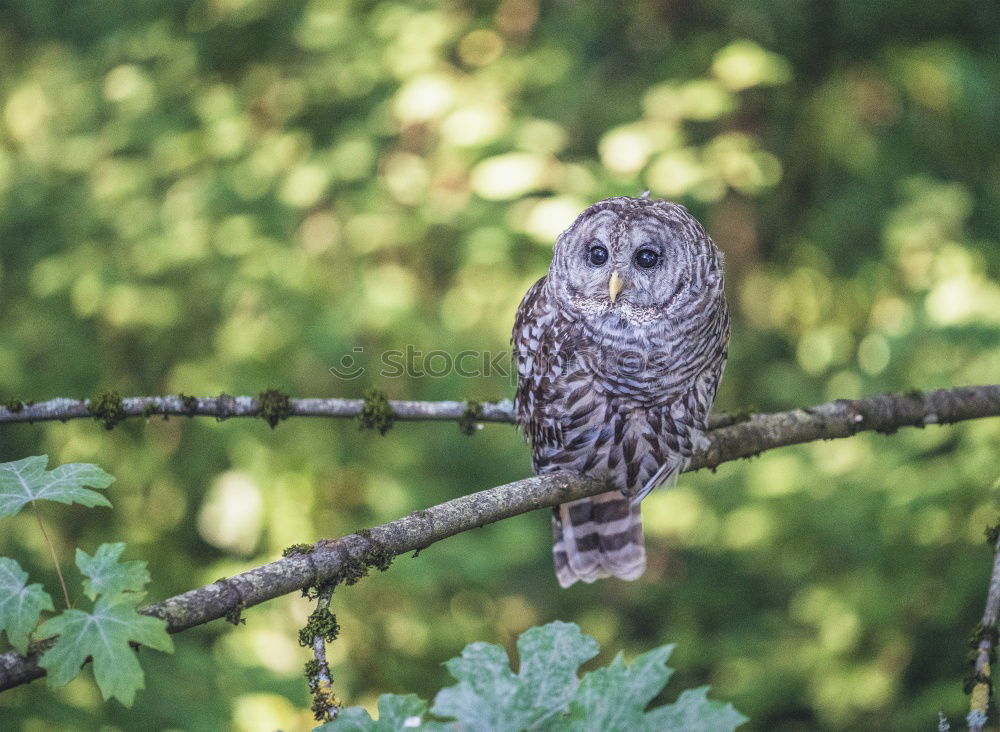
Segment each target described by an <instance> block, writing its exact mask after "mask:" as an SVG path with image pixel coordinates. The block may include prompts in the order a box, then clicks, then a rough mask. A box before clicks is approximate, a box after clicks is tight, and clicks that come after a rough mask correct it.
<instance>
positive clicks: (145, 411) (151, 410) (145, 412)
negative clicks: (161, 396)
mask: <svg viewBox="0 0 1000 732" xmlns="http://www.w3.org/2000/svg"><path fill="white" fill-rule="evenodd" d="M159 413H160V408H159V407H158V406H156V402H148V403H147V404H146V406H145V407H143V408H142V416H143V417H145V418H146V419H149V418H150V417H152V416H153V415H154V414H159Z"/></svg>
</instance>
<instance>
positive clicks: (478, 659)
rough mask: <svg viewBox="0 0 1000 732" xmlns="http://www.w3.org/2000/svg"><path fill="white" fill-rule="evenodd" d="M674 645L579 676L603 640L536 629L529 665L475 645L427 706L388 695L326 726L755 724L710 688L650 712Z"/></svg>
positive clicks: (526, 649)
mask: <svg viewBox="0 0 1000 732" xmlns="http://www.w3.org/2000/svg"><path fill="white" fill-rule="evenodd" d="M673 648H674V647H673V645H666V646H661V647H659V648H654V649H653V650H651V651H648V652H646V653H644V654H642V655H641V656H639V657H638V658H636V659H635V660H634V661H633V662H632V663H631V664H626V663H625V662H624V660H623V659H622V655H621V653H619V654H618V655H617V656H616V657H615V659H614V661H612V662H611V664H610V665H608V666H606V667H604V668H599V669H596V670H594V671H591V672H589V673H586V674H584V676H583V678H582V679H579V678H577V675H576V672H577V669H578V668H579V666H580V664H582V663H583V662H585V661H588V660H589V659H591V658H593V657H594V656H596V655H597V653H598V645H597V641H595V640H594V639H593V638H591V637H589V636H586V635H583V634H582V633H581V632H580V628H579V627H578V626H577V625H576V624H575V623H563V622H558V621H557V622H553V623H549V624H548V625H544V626H542V627H536V628H531V629H529V630H527V631H525V633H524V634H523V635H522V636H521V637H520V638H519V639H518V642H517V651H518V657H519V658H520V668H519V670H518V672H517V673H514V671H512V670H511V664H510V659H509V658H508V657H507V652H506V651H505V650H504V649H503V648H501V647H500V646H497V645H493V644H491V643H471V644H469V645H468V646H466V647H465V650H463V651H462V655H461V656H459V657H457V658H453V659H451V660H450V661H447V662H446V663H445V666H446V667H447V668H448V671H450V672H451V675H452V676H454V677H455V678H456V679H457V680H458V683H457V684H456V685H454V686H449V687H447V688H445V689H442V690H441V691H439V692H438V694H437V696H435V698H434V703H433V706H431V708H430V714H431V715H433V716H434V717H437V719H427V711H428V710H427V702H425V701H424V700H422V699H420V698H419V697H418V696H416V695H415V694H405V695H398V694H383V695H382V696H381V697H379V700H378V710H379V718H378V719H377V720H373V719H372V718H371V716H370V715H369V714H368V712H367V711H366V710H364V709H363V708H361V707H349V708H347V709H344V710H343V711H341V712H340V715H339V716H338V717H337V719H335V720H333V721H332V722H328V723H326V724H324V725H322V726H320V727H318V728H317V730H324V731H329V732H340V731H346V730H352V731H356V732H373V731H378V732H382V731H385V732H388V731H389V730H399V729H404V728H405V729H421V730H466V731H478V730H482V731H483V732H487V731H500V732H503V731H509V732H516V731H517V730H523V729H532V730H579V731H580V732H582V731H584V730H592V729H606V730H616V729H621V730H624V729H627V730H640V731H641V730H650V732H653V731H654V730H655V731H657V732H669V731H670V730H720V731H724V730H734V729H736V728H737V727H738V726H739V725H741V724H743V723H744V722H745V721H746V717H744V716H743V715H742V714H740V713H739V712H737V711H736V710H735V709H734V708H733V706H732V705H731V704H723V703H721V702H718V701H713V700H710V699H709V698H708V687H700V688H698V689H689V690H686V691H684V692H683V693H682V694H681V695H680V697H679V698H678V699H677V701H676V702H673V703H671V704H664V705H661V706H658V707H655V708H653V709H651V710H649V711H646V707H647V706H648V705H649V703H650V702H651V701H652V700H653V698H654V697H655V696H656V695H657V694H659V693H660V691H661V690H662V689H663V687H664V686H665V685H666V683H667V681H668V680H669V679H670V676H671V675H672V674H673V669H671V668H670V667H669V666H667V659H668V658H669V657H670V654H671V652H672V651H673Z"/></svg>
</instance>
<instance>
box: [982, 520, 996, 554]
mask: <svg viewBox="0 0 1000 732" xmlns="http://www.w3.org/2000/svg"><path fill="white" fill-rule="evenodd" d="M983 533H984V534H985V535H986V543H987V544H989V545H990V548H991V549H995V548H996V545H997V541H1000V524H994V525H993V526H987V527H986V530H985V531H984V532H983Z"/></svg>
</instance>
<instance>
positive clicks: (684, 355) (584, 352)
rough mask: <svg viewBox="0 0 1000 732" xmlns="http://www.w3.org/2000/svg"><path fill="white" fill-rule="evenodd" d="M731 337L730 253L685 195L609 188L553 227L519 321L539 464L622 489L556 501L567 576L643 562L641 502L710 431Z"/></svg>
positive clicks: (522, 388)
mask: <svg viewBox="0 0 1000 732" xmlns="http://www.w3.org/2000/svg"><path fill="white" fill-rule="evenodd" d="M728 340H729V315H728V311H727V309H726V301H725V297H724V295H723V279H722V257H721V254H720V253H719V251H718V249H717V248H716V246H715V243H714V242H713V241H712V239H711V238H710V237H709V236H708V234H706V233H705V230H704V229H703V228H702V226H701V224H699V223H698V222H697V221H696V220H695V219H694V218H693V217H692V216H691V215H690V214H689V213H688V212H687V210H686V209H684V208H683V207H682V206H678V205H676V204H672V203H667V202H665V201H657V200H651V199H648V198H645V197H643V198H629V197H620V198H610V199H607V200H605V201H600V202H598V203H595V204H594V205H593V206H591V207H590V208H588V209H587V210H586V211H584V212H583V213H582V214H580V216H579V217H578V218H577V220H576V221H575V222H574V223H573V225H572V226H571V227H570V228H569V229H567V230H566V231H565V232H563V234H562V235H560V237H559V239H558V240H557V241H556V245H555V251H554V254H553V258H552V265H551V267H550V268H549V272H548V274H547V275H546V276H545V277H542V279H540V280H539V281H538V282H536V283H535V284H534V285H533V286H532V287H531V288H530V289H529V290H528V293H527V294H526V295H525V297H524V300H523V301H522V302H521V306H520V308H518V312H517V317H516V320H515V323H514V332H513V336H512V341H513V346H514V356H515V360H516V362H517V369H518V387H517V394H516V397H515V402H514V403H515V412H516V415H517V421H518V424H519V425H520V426H521V427H522V428H523V429H524V432H525V436H526V437H527V439H528V440H529V441H530V442H531V448H532V464H533V467H534V470H535V472H536V473H548V472H553V471H557V470H567V471H573V472H576V473H582V474H585V475H588V476H591V477H596V478H599V479H603V480H606V481H607V483H608V486H609V488H612V489H613V490H610V491H608V492H607V493H602V494H600V495H597V496H594V497H593V498H586V499H583V500H579V501H574V502H572V503H568V504H564V505H562V506H559V507H558V508H557V509H556V511H555V515H554V517H553V533H554V540H555V541H554V546H553V555H554V558H555V565H556V575H557V576H558V578H559V582H560V584H562V585H563V586H564V587H566V586H569V585H571V584H573V583H574V582H576V581H577V580H583V581H585V582H593V581H594V580H595V579H597V578H599V577H606V576H609V575H613V576H616V577H621V578H623V579H635V578H637V577H638V576H639V575H641V574H642V572H643V570H644V568H645V565H646V554H645V548H644V546H643V537H642V520H641V516H640V508H639V502H640V501H641V500H642V498H643V497H644V496H645V495H646V494H648V493H649V491H651V490H652V489H653V488H655V487H657V486H658V485H662V484H664V483H667V482H669V481H671V480H674V479H675V478H676V476H677V474H678V473H679V472H680V471H682V470H683V469H684V467H685V466H686V465H687V463H688V461H689V460H690V458H691V454H692V452H693V450H694V448H695V446H696V445H697V444H698V442H699V440H700V439H702V431H703V430H704V429H705V428H706V426H707V419H708V414H709V410H710V409H711V407H712V402H713V401H714V399H715V392H716V388H717V387H718V384H719V379H720V377H721V376H722V370H723V368H724V366H725V363H726V353H727V345H728Z"/></svg>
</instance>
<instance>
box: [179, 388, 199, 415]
mask: <svg viewBox="0 0 1000 732" xmlns="http://www.w3.org/2000/svg"><path fill="white" fill-rule="evenodd" d="M177 398H178V399H180V400H181V406H182V409H183V410H184V412H185V414H187V416H189V417H193V416H194V415H195V413H196V412H197V411H198V397H194V396H188V395H187V394H185V393H184V392H183V391H182V392H181V393H180V394H178V395H177Z"/></svg>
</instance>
